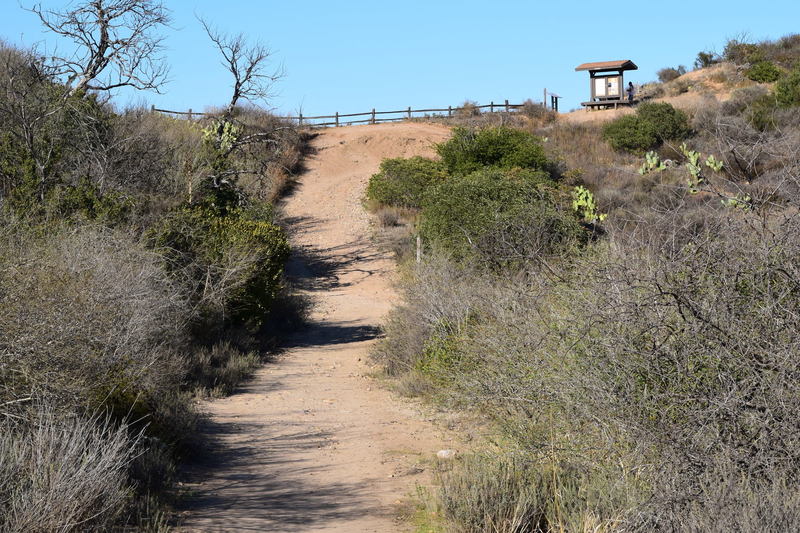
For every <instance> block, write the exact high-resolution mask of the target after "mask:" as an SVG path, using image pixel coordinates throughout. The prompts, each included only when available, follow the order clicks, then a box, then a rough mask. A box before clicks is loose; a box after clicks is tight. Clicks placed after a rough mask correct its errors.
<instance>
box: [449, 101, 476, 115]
mask: <svg viewBox="0 0 800 533" xmlns="http://www.w3.org/2000/svg"><path fill="white" fill-rule="evenodd" d="M480 115H481V110H480V108H479V107H478V102H473V101H472V100H464V103H462V104H461V105H460V106H459V107H458V109H457V110H456V111H455V116H456V118H470V117H477V116H480Z"/></svg>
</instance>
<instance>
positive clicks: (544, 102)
mask: <svg viewBox="0 0 800 533" xmlns="http://www.w3.org/2000/svg"><path fill="white" fill-rule="evenodd" d="M542 105H543V106H544V108H545V109H547V89H545V90H544V96H542Z"/></svg>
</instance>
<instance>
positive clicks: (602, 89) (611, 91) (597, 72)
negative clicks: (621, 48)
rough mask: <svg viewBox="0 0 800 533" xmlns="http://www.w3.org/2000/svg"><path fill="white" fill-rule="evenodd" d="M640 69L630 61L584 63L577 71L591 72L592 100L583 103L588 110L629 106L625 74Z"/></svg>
mask: <svg viewBox="0 0 800 533" xmlns="http://www.w3.org/2000/svg"><path fill="white" fill-rule="evenodd" d="M638 69H639V67H637V66H636V64H635V63H634V62H633V61H631V60H630V59H622V60H619V61H598V62H595V63H584V64H582V65H578V66H577V67H575V70H576V71H581V70H588V71H589V90H590V92H591V98H590V99H589V101H588V102H581V105H582V106H584V107H585V108H586V109H592V108H600V107H604V108H605V107H612V106H613V107H614V108H615V109H616V108H617V106H620V105H628V104H630V102H628V100H627V98H626V97H625V79H624V76H623V74H622V73H623V72H625V71H626V70H638Z"/></svg>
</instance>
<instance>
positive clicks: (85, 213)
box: [48, 179, 133, 225]
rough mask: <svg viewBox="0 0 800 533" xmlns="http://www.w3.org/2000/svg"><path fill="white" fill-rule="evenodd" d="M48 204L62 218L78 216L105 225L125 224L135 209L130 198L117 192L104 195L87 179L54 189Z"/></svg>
mask: <svg viewBox="0 0 800 533" xmlns="http://www.w3.org/2000/svg"><path fill="white" fill-rule="evenodd" d="M48 202H49V203H50V204H51V206H52V209H54V210H55V211H56V212H57V214H58V215H59V216H60V217H61V218H68V217H73V216H75V215H78V216H80V217H82V218H85V219H86V220H92V221H97V222H100V223H103V224H105V225H114V224H118V223H121V222H123V221H124V220H125V219H126V218H127V217H128V215H129V214H130V212H131V210H132V208H133V202H132V201H131V200H130V199H129V198H126V197H125V196H124V195H122V194H120V193H116V192H107V193H105V194H103V193H101V192H100V190H99V189H98V187H97V186H95V185H94V184H93V183H91V182H90V181H89V180H87V179H83V180H81V181H80V182H79V183H78V184H77V185H74V186H65V187H58V188H56V189H54V190H53V192H52V194H51V195H50V196H49V197H48Z"/></svg>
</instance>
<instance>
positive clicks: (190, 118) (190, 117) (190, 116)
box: [189, 107, 192, 121]
mask: <svg viewBox="0 0 800 533" xmlns="http://www.w3.org/2000/svg"><path fill="white" fill-rule="evenodd" d="M189 120H190V121H191V120H192V108H191V107H190V108H189Z"/></svg>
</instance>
